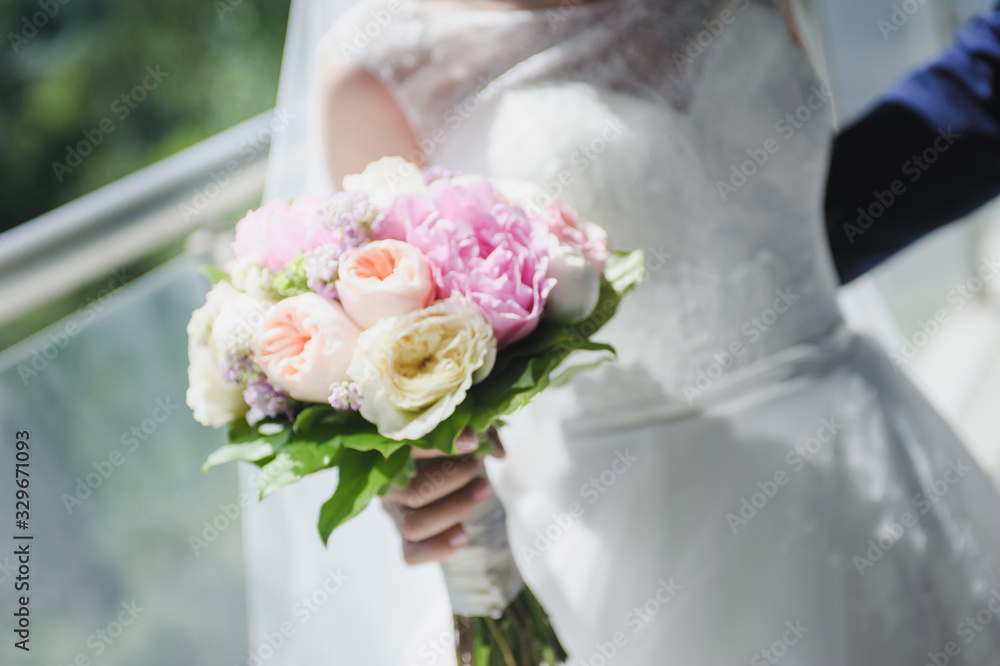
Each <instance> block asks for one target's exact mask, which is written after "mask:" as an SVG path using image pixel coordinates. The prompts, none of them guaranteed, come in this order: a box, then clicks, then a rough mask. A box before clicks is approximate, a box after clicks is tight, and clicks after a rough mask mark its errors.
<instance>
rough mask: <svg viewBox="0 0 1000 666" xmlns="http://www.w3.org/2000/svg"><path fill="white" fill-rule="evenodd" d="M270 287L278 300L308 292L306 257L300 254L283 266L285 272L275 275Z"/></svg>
mask: <svg viewBox="0 0 1000 666" xmlns="http://www.w3.org/2000/svg"><path fill="white" fill-rule="evenodd" d="M272 285H273V288H274V291H275V292H276V293H277V295H278V296H279V297H280V298H289V297H291V296H298V295H299V294H304V293H306V292H308V291H309V284H308V278H307V277H306V256H305V255H304V254H300V255H299V256H297V257H295V258H294V259H292V260H291V261H289V262H288V263H287V264H285V270H283V271H281V272H280V273H277V274H275V276H274V282H273V283H272Z"/></svg>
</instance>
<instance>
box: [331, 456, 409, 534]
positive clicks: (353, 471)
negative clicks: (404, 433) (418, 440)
mask: <svg viewBox="0 0 1000 666" xmlns="http://www.w3.org/2000/svg"><path fill="white" fill-rule="evenodd" d="M408 461H410V452H409V450H407V449H401V450H399V451H396V453H394V454H393V455H391V456H390V457H389V458H388V459H385V458H383V457H382V456H381V455H379V454H378V453H377V452H376V451H355V450H354V449H346V448H345V449H342V450H341V452H340V455H339V456H338V460H337V469H338V471H339V474H340V478H339V479H338V481H337V488H336V490H334V492H333V496H332V497H331V498H330V499H329V500H327V501H326V503H325V504H323V507H322V508H321V509H320V512H319V534H320V537H321V538H322V539H323V543H324V544H325V543H327V542H328V541H329V540H330V534H332V533H333V530H335V529H336V528H337V527H339V526H340V525H342V524H344V522H346V521H348V520H350V519H351V518H353V517H354V516H356V515H358V514H359V513H361V512H362V511H363V510H364V509H365V507H367V506H368V503H369V502H371V500H372V498H373V497H375V496H376V495H377V494H378V493H379V492H380V491H384V490H385V489H387V488H388V487H389V485H390V484H391V483H392V482H393V481H394V480H395V479H396V478H397V477H398V476H399V474H400V472H401V471H402V470H403V469H404V468H405V467H406V466H407V464H408ZM409 464H412V463H409Z"/></svg>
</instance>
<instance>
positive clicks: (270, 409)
mask: <svg viewBox="0 0 1000 666" xmlns="http://www.w3.org/2000/svg"><path fill="white" fill-rule="evenodd" d="M243 399H244V400H246V402H247V404H248V405H250V414H251V419H252V420H260V419H261V418H263V417H265V416H266V417H270V418H274V417H275V416H278V415H279V414H284V415H285V416H287V417H288V418H289V419H293V418H294V416H295V413H294V411H293V409H292V399H291V397H290V396H289V395H288V394H287V393H285V392H284V391H279V390H278V389H276V388H275V387H274V385H273V384H271V382H269V381H267V379H265V378H264V377H263V375H258V376H256V377H253V378H251V379H250V381H248V382H247V387H246V390H244V391H243Z"/></svg>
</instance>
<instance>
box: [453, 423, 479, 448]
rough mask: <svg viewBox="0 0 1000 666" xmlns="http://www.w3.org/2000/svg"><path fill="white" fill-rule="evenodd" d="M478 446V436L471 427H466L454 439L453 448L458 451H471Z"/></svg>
mask: <svg viewBox="0 0 1000 666" xmlns="http://www.w3.org/2000/svg"><path fill="white" fill-rule="evenodd" d="M478 448H479V436H478V435H476V431H475V430H473V429H472V428H466V429H465V430H463V431H462V434H461V435H459V436H458V439H456V440H455V450H456V451H458V452H459V453H472V452H473V451H475V450H476V449H478Z"/></svg>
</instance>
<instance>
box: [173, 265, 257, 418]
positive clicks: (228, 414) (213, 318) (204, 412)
mask: <svg viewBox="0 0 1000 666" xmlns="http://www.w3.org/2000/svg"><path fill="white" fill-rule="evenodd" d="M240 296H241V294H240V292H238V291H237V290H236V289H234V288H233V286H232V285H231V284H229V283H228V282H219V283H218V284H216V285H215V286H214V287H212V290H211V291H209V292H208V296H207V297H206V298H205V305H203V306H201V307H200V308H198V309H197V310H195V311H194V312H193V313H192V314H191V321H190V322H189V323H188V329H187V332H188V360H189V365H188V390H187V395H186V402H187V404H188V407H190V408H191V411H193V412H194V418H195V420H196V421H198V423H201V424H202V425H206V426H211V427H213V428H218V427H219V426H222V425H225V424H226V423H228V422H229V421H232V420H233V419H235V418H238V417H240V416H242V415H243V414H246V413H247V411H249V407H248V406H247V404H246V402H245V401H244V400H243V388H244V386H243V385H242V384H237V383H234V382H228V381H226V379H225V377H223V375H222V367H221V365H220V358H221V356H220V352H219V349H218V348H217V346H216V343H215V337H214V331H213V329H214V328H215V325H216V322H217V321H218V319H219V315H220V314H221V313H222V312H223V311H224V310H225V309H226V308H228V307H229V306H231V305H232V304H233V303H234V302H235V301H236V300H237V299H238V298H239V297H240Z"/></svg>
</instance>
